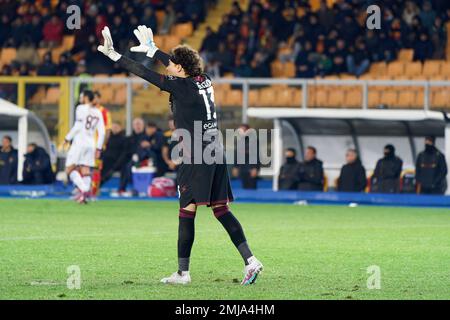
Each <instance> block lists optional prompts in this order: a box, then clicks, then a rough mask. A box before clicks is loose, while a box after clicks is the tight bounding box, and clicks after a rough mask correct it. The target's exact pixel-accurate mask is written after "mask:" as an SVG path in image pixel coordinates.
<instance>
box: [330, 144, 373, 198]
mask: <svg viewBox="0 0 450 320" xmlns="http://www.w3.org/2000/svg"><path fill="white" fill-rule="evenodd" d="M345 158H346V161H347V163H346V164H345V165H344V166H343V167H342V168H341V174H340V175H339V178H338V183H337V191H343V192H362V191H364V188H365V187H366V184H367V181H366V169H364V167H363V165H362V163H361V160H360V159H359V157H358V154H357V153H356V150H355V149H349V150H347V154H346V155H345Z"/></svg>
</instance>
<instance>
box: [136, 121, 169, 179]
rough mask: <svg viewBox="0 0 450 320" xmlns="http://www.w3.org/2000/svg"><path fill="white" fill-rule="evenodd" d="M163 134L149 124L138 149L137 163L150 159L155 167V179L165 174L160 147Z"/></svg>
mask: <svg viewBox="0 0 450 320" xmlns="http://www.w3.org/2000/svg"><path fill="white" fill-rule="evenodd" d="M164 140H165V139H164V134H163V132H162V131H161V129H160V128H158V126H157V125H156V124H155V123H153V122H150V123H148V124H147V127H146V128H145V138H144V139H143V140H142V141H141V144H140V146H139V148H138V155H139V161H143V160H147V159H152V161H153V165H154V166H155V167H156V174H155V176H156V177H160V176H162V175H164V173H165V166H164V160H163V158H162V147H163V145H164Z"/></svg>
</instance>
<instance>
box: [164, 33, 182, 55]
mask: <svg viewBox="0 0 450 320" xmlns="http://www.w3.org/2000/svg"><path fill="white" fill-rule="evenodd" d="M180 43H181V39H180V38H179V37H178V36H175V35H167V36H164V37H163V41H162V46H161V47H162V48H161V49H162V50H163V51H164V52H170V50H172V49H173V48H174V47H176V46H177V45H179V44H180Z"/></svg>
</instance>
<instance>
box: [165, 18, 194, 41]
mask: <svg viewBox="0 0 450 320" xmlns="http://www.w3.org/2000/svg"><path fill="white" fill-rule="evenodd" d="M171 31H172V32H171V33H172V34H173V35H174V36H176V37H178V38H180V39H185V38H187V37H190V36H191V35H192V33H194V27H193V25H192V23H191V22H186V23H178V24H176V25H174V26H173V27H172V30H171Z"/></svg>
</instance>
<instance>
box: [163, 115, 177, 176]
mask: <svg viewBox="0 0 450 320" xmlns="http://www.w3.org/2000/svg"><path fill="white" fill-rule="evenodd" d="M168 126H169V129H168V130H167V131H166V132H164V138H165V142H164V145H163V147H162V149H161V154H162V158H163V160H164V164H165V167H166V172H167V171H172V172H173V171H176V170H177V167H178V165H179V163H180V161H181V159H180V156H179V155H178V157H174V155H173V154H172V152H173V151H174V148H175V147H176V145H177V144H178V143H179V141H178V140H177V136H176V134H175V133H174V132H175V123H174V122H173V117H172V116H171V117H170V118H169V120H168Z"/></svg>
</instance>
